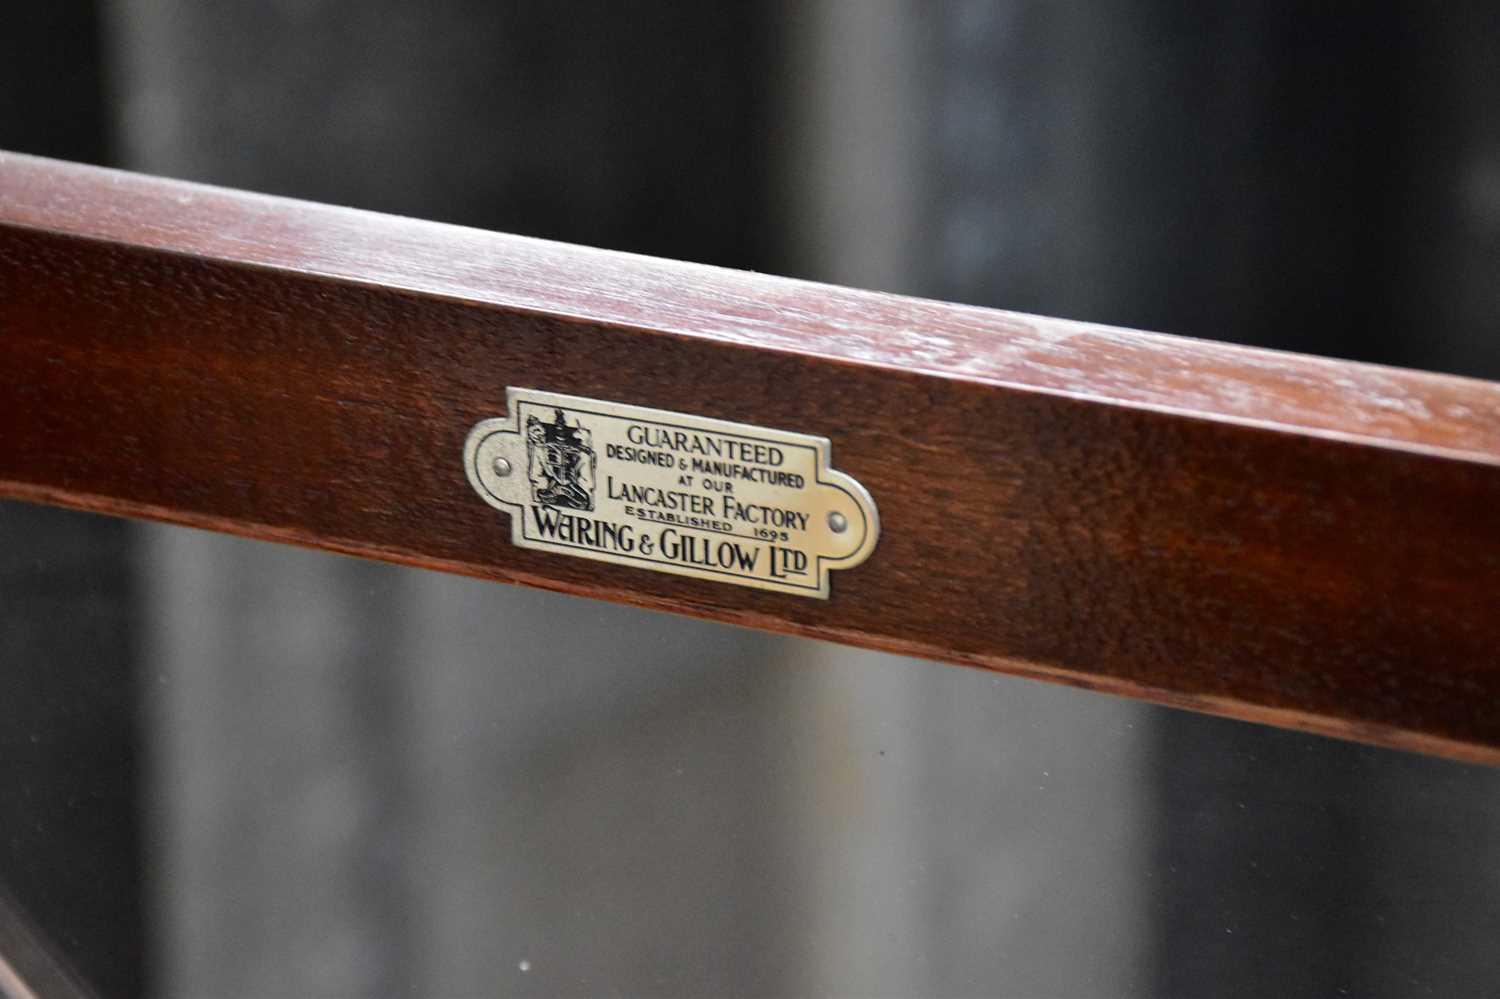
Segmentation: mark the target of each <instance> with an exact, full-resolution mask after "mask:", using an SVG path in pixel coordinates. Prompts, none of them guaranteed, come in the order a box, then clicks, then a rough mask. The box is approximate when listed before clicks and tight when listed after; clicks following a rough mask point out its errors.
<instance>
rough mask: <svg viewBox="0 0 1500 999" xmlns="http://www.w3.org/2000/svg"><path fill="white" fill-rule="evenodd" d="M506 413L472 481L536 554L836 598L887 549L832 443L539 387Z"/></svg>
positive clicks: (473, 452)
mask: <svg viewBox="0 0 1500 999" xmlns="http://www.w3.org/2000/svg"><path fill="white" fill-rule="evenodd" d="M506 401H507V410H508V415H507V416H505V417H504V418H495V419H490V420H481V421H480V422H479V423H478V424H476V425H475V426H474V429H473V430H471V431H470V432H469V439H468V441H467V442H466V443H465V445H464V470H465V471H466V472H467V473H468V476H469V482H470V484H472V485H473V486H474V489H475V491H476V492H478V493H479V495H480V496H482V497H483V498H484V501H485V502H486V503H488V504H490V505H491V506H493V507H495V508H496V509H498V510H504V511H505V512H506V513H508V514H510V535H511V541H512V542H513V543H515V544H517V545H520V546H521V547H523V548H536V549H540V550H542V551H549V552H556V553H558V554H560V555H572V556H576V557H578V558H590V559H597V560H599V561H601V562H614V563H617V564H619V565H630V566H636V567H637V568H641V569H650V570H653V571H655V572H670V573H675V574H677V575H681V576H693V577H696V578H698V579H712V580H715V581H718V582H722V583H734V584H737V585H739V586H753V587H756V588H758V589H763V590H779V591H782V592H785V593H797V594H801V595H803V596H807V597H820V598H823V599H827V598H828V574H829V571H830V570H832V569H848V568H852V567H853V566H856V565H859V564H860V563H861V562H863V561H864V560H865V559H867V558H869V557H870V553H871V552H872V551H874V550H875V542H876V540H877V538H879V536H880V520H879V517H878V515H877V513H876V511H875V502H874V500H872V499H871V498H870V494H869V493H867V492H866V491H865V489H864V487H863V486H861V485H860V484H859V483H858V482H856V481H855V480H854V479H852V478H850V477H849V476H848V475H845V474H844V473H842V472H838V471H835V470H834V469H833V468H832V467H831V461H830V457H829V452H830V446H829V442H828V439H827V438H825V437H814V436H811V435H808V434H798V433H792V432H790V431H787V430H775V429H771V428H769V427H756V426H750V425H748V424H744V423H731V422H729V421H727V420H714V419H709V418H707V417H703V416H694V415H692V414H689V413H672V412H667V411H665V410H660V409H645V408H643V407H640V406H627V405H625V404H623V403H617V402H602V401H600V400H598V399H585V398H580V397H578V396H568V395H557V394H555V393H552V392H541V391H538V390H536V389H525V388H510V389H507V390H506Z"/></svg>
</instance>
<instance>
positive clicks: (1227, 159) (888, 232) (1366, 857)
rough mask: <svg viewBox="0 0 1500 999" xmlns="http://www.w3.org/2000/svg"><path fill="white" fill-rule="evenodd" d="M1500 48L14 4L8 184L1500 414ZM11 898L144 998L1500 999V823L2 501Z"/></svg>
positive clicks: (533, 607)
mask: <svg viewBox="0 0 1500 999" xmlns="http://www.w3.org/2000/svg"><path fill="white" fill-rule="evenodd" d="M1497 45H1500V12H1497V9H1496V8H1495V7H1494V6H1492V5H1485V4H1467V3H1452V4H1426V3H1415V2H1406V3H1390V4H1385V3H1372V4H1363V5H1359V6H1357V7H1338V6H1329V5H1323V6H1319V5H1291V4H1273V3H1265V2H1241V3H1234V4H1202V3H1191V2H1187V0H1158V2H1133V3H1120V4H1110V5H1104V4H1085V3H1042V2H989V3H983V2H971V0H928V2H918V0H846V2H839V0H812V2H808V3H770V4H760V5H752V4H697V5H686V4H664V3H655V4H653V3H645V4H642V3H637V4H610V3H603V2H599V3H580V4H573V5H567V6H563V5H558V4H550V3H529V2H528V3H505V2H494V0H487V2H479V0H431V2H428V3H425V4H408V3H397V2H392V0H363V2H360V3H354V2H351V0H308V2H278V3H265V4H253V3H228V4H204V3H199V2H195V0H117V2H113V3H109V4H104V3H79V2H70V3H63V2H57V3H52V4H16V5H12V6H11V8H9V9H7V11H6V14H5V18H4V22H3V24H0V148H5V149H10V150H17V151H23V152H32V153H38V154H42V155H47V156H54V157H59V158H62V159H68V160H77V161H84V162H91V163H100V164H106V165H112V166H121V167H125V168H129V169H137V170H144V171H148V172H152V173H159V174H164V175H168V176H174V177H183V178H190V179H194V180H202V181H208V182H212V183H219V184H226V185H231V186H237V187H244V188H249V189H252V190H257V191H266V192H273V193H280V194H287V195H293V196H297V197H305V198H312V199H317V200H322V201H330V202H334V203H338V204H348V205H357V206H360V207H365V208H372V209H378V210H381V211H388V212H398V213H402V214H408V215H416V216H422V217H428V218H435V219H441V220H445V221H452V222H459V223H464V224H469V225H475V226H480V227H484V228H492V229H500V230H505V231H512V232H520V233H525V234H529V235H539V236H546V237H551V238H557V239H564V240H569V241H573V242H580V243H587V244H591V245H598V246H606V247H611V248H618V249H626V250H634V251H640V252H646V253H653V254H660V255H665V256H671V257H679V258H685V259H690V260H700V261H707V262H711V263H717V264H724V265H729V266H734V267H742V268H751V269H756V270H765V271H772V272H777V273H785V274H793V275H797V276H802V277H810V278H816V279H822V280H829V281H835V282H839V283H847V284H855V285H860V286H865V287H877V288H882V289H888V290H893V291H900V292H908V293H914V294H922V295H930V296H934V297H940V298H946V299H953V300H958V301H964V302H973V303H979V304H986V305H995V306H1002V307H1006V308H1013V309H1022V310H1029V311H1036V312H1043V313H1049V314H1054V315H1062V316H1068V317H1072V318H1078V319H1088V320H1096V321H1100V322H1107V323H1112V324H1118V325H1127V326H1138V327H1144V328H1150V329H1156V330H1161V331H1165V332H1170V333H1178V334H1185V335H1192V336H1199V337H1210V338H1217V339H1226V340H1233V341H1237V342H1242V343H1254V344H1260V345H1264V346H1270V347H1278V348H1284V349H1291V350H1300V351H1309V352H1314V353H1320V354H1328V355H1334V356H1339V357H1349V358H1357V359H1361V360H1370V361H1381V362H1387V363H1394V364H1402V365H1408V366H1414V367H1421V368H1428V369H1432V370H1440V371H1447V372H1455V373H1461V374H1469V375H1476V376H1482V377H1489V378H1497V377H1500V334H1497V331H1500V280H1497V274H1500V116H1497V113H1496V109H1497V108H1500V57H1497V56H1500V53H1497V51H1496V49H1497ZM3 183H4V176H3V174H0V184H3ZM0 335H3V330H0ZM0 375H3V373H0ZM3 432H4V428H0V433H3ZM1411 515H1412V516H1413V517H1420V516H1425V515H1427V514H1426V513H1425V512H1424V511H1420V510H1413V511H1412V512H1411ZM538 622H544V623H541V624H539V623H538ZM627 634H628V635H629V636H630V641H629V642H628V643H625V642H622V641H621V636H622V635H627ZM1497 707H1500V706H1497ZM0 886H3V889H4V893H5V895H7V896H9V898H10V899H11V901H10V903H8V905H9V909H7V908H6V907H5V906H0V936H3V934H4V933H5V932H7V929H6V928H7V927H8V926H13V925H21V924H24V925H25V926H29V932H32V933H33V934H34V935H35V936H36V937H37V938H38V939H41V940H44V941H46V942H47V943H46V946H48V947H51V948H53V949H54V951H55V952H56V953H58V954H60V955H62V956H63V958H64V959H65V960H66V961H68V962H70V963H71V964H72V965H73V966H74V967H75V968H76V970H77V972H78V973H79V974H80V975H82V976H83V977H84V978H86V979H87V980H88V981H90V982H92V983H93V985H94V986H95V987H96V988H97V989H98V990H99V991H100V992H101V993H103V994H105V995H135V994H160V995H180V996H257V995H389V994H410V995H438V994H442V995H471V994H472V995H478V994H495V993H500V994H523V993H526V994H531V993H534V994H570V995H600V994H639V995H706V994H760V995H766V994H788V995H801V994H814V993H818V994H830V995H915V994H923V995H955V996H956V995H971V996H972V995H1015V996H1085V995H1090V996H1092V995H1097V996H1126V995H1139V996H1158V995H1162V996H1191V995H1243V996H1266V995H1277V996H1329V995H1337V994H1349V995H1361V996H1410V995H1434V996H1493V995H1495V994H1497V990H1500V946H1497V945H1496V943H1497V941H1500V774H1497V773H1495V772H1493V771H1489V770H1484V769H1481V768H1477V767H1468V766H1462V765H1457V764H1451V763H1445V762H1440V761H1436V760H1430V759H1424V758H1421V757H1417V756H1411V755H1404V754H1398V753H1393V752H1388V751H1380V750H1374V749H1370V748H1366V747H1360V746H1354V745H1348V744H1342V743H1337V742H1332V741H1328V740H1323V739H1318V738H1315V737H1310V736H1306V735H1300V734H1294V733H1287V732H1279V731H1273V730H1269V729H1264V728H1259V727H1254V726H1247V725H1241V724H1238V723H1233V722H1228V721H1223V720H1215V719H1208V718H1202V717H1197V716H1193V715H1188V714H1184V713H1179V712H1174V711H1169V710H1165V709H1158V708H1151V707H1145V706H1141V705H1136V704H1132V703H1128V702H1124V701H1120V700H1116V699H1113V698H1108V697H1103V696H1099V695H1093V694H1086V693H1082V692H1078V691H1072V690H1064V689H1060V688H1051V687H1045V686H1042V685H1038V684H1033V683H1028V682H1023V681H1016V680H1009V679H1005V678H995V677H990V676H987V675H985V674H981V673H978V672H974V671H966V670H960V669H953V668H939V667H936V666H932V665H929V664H922V663H917V662H913V661H910V660H905V659H900V658H897V657H891V656H881V655H875V654H870V653H856V652H852V651H848V650H842V649H836V648H833V647H829V646H823V645H817V644H815V643H811V642H802V641H794V640H789V639H782V638H773V637H768V636H760V635H755V634H751V633H748V632H742V631H738V630H734V629H729V628H724V627H717V626H713V625H707V624H703V623H699V622H689V621H685V620H679V619H675V618H667V617H663V616H659V615H650V614H646V613H644V612H638V611H632V610H627V609H623V608H614V607H608V606H604V605H600V604H595V603H590V602H585V601H580V600H574V599H569V598H563V597H559V596H556V595H550V594H542V593H532V592H527V591H522V590H515V589H509V588H505V587H498V586H491V585H485V584H480V583H476V582H473V581H466V580H457V579H448V578H445V577H440V576H435V575H431V574H426V573H421V572H417V571H415V570H406V569H396V568H393V567H389V566H381V565H374V564H367V563H360V562H355V561H352V560H346V559H341V558H337V557H334V556H328V555H320V554H315V553H308V552H301V551H293V550H291V549H281V548H278V547H275V546H270V545H263V544H256V543H251V542H244V541H238V540H234V539H229V538H222V537H215V536H211V535H205V534H200V533H198V532H193V531H189V530H186V529H179V528H162V527H155V526H149V525H140V524H132V523H126V522H122V521H114V520H109V519H105V518H97V517H90V516H84V515H79V514H71V513H65V512H62V511H55V510H47V509H42V508H35V507H28V506H24V505H20V504H7V505H3V506H0ZM3 901H4V899H3V898H0V902H3ZM11 909H13V910H14V911H15V912H18V913H24V914H25V915H24V916H18V917H16V918H14V919H11V920H9V921H7V919H6V918H3V917H4V916H5V912H6V911H10V910H11ZM3 945H4V940H0V954H3V953H4V952H5V949H4V946H3Z"/></svg>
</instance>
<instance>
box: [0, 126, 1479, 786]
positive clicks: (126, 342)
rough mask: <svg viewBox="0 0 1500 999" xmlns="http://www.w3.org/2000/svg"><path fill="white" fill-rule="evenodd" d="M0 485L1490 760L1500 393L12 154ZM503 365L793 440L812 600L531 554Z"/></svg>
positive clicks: (572, 387)
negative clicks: (829, 468) (845, 511)
mask: <svg viewBox="0 0 1500 999" xmlns="http://www.w3.org/2000/svg"><path fill="white" fill-rule="evenodd" d="M0 371H3V372H4V378H3V381H0V494H3V495H7V496H12V497H19V498H23V499H30V500H34V501H40V502H49V503H57V504H62V505H67V506H73V507H79V508H83V509H91V510H99V511H104V512H109V513H117V514H125V515H131V516H144V517H152V518H157V519H161V520H167V521H171V522H175V523H183V524H192V525H196V526H200V527H208V528H212V529H216V530H224V531H231V532H234V533H239V534H245V535H250V536H254V537H260V538H267V539H272V540H279V541H288V542H294V543H299V544H305V545H311V546H315V547H319V548H325V549H330V550H334V551H340V552H346V553H350V554H356V555H362V556H369V557H375V558H383V559H388V560H392V561H396V562H403V563H408V564H413V565H419V566H425V567H428V568H434V569H441V570H446V571H452V572H461V573H466V574H470V575H475V576H481V577H485V578H490V579H498V580H505V581H509V582H518V583H525V584H529V585H535V586H543V587H547V588H550V589H557V590H563V591H566V592H570V593H578V594H584V595H589V596H595V597H603V598H606V599H612V600H619V601H624V602H629V603H633V604H638V605H642V606H647V607H655V608H660V609H664V610H672V611H678V612H683V613H688V614H694V615H698V616H703V617H710V618H715V619H718V620H723V621H730V622H734V623H738V624H744V625H749V626H752V627H759V628H766V629H771V630H776V631H783V632H792V633H796V634H803V635H811V636H815V637H820V638H826V639H832V640H835V641H841V642H847V643H850V644H857V645H863V646H869V647H874V648H881V649H888V650H894V651H900V652H906V653H911V654H914V655H919V656H925V657H930V658H934V659H942V660H947V661H952V662H958V663H965V664H969V665H974V666H981V667H985V668H992V669H998V670H1003V671H1006V672H1012V673H1020V674H1023V675H1028V676H1034V677H1042V678H1046V679H1051V680H1057V681H1062V682H1066V683H1071V684H1075V685H1078V686H1083V687H1090V688H1094V689H1099V690H1105V691H1110V692H1113V693H1119V694H1126V695H1130V696H1137V697H1145V698H1148V699H1151V700H1155V701H1159V702H1163V703H1169V704H1175V705H1179V706H1184V707H1189V708H1194V709H1197V710H1203V711H1210V712H1214V713H1219V714H1225V715H1231V716H1235V717H1240V718H1246V719H1251V720H1256V721H1262V722H1269V723H1272V724H1278V725H1285V726H1290V727H1296V728H1303V729H1308V730H1312V731H1317V732H1322V733H1326V734H1331V735H1337V736H1342V737H1347V738H1355V739H1362V740H1366V741H1370V742H1375V743H1381V744H1385V745H1391V746H1398V747H1405V748H1410V749H1416V750H1421V751H1426V752H1432V753H1439V754H1444V755H1448V756H1452V757H1456V758H1461V759H1467V760H1476V761H1484V762H1489V763H1497V762H1500V661H1497V653H1496V649H1500V614H1497V613H1496V610H1497V594H1500V386H1496V385H1493V384H1489V383H1484V382H1478V381H1473V380H1467V379H1461V378H1453V377H1445V376H1437V375H1429V374H1422V373H1418V372H1410V371H1400V370H1395V369H1389V368H1380V367H1375V366H1370V365H1361V364H1353V363H1347V362H1341V361H1332V360H1325V359H1320V358H1312V357H1303V356H1297V355H1289V354H1281V353H1275V352H1270V351H1261V350H1249V349H1244V348H1237V347H1230V346H1224V345H1219V344H1213V343H1208V342H1204V341H1197V340H1185V339H1180V338H1173V337H1165V336H1158V335H1153V334H1145V333H1135V332H1129V331H1124V330H1118V329H1111V328H1106V327H1099V326H1091V325H1086V324H1081V323H1074V322H1067V321H1062V320H1054V319H1043V318H1038V317H1034V316H1026V315H1020V314H1016V313H1008V312H999V311H993V310H985V309H977V308H969V307H963V306H955V305H947V304H942V303H936V302H928V301H920V300H914V299H907V298H900V297H895V296H889V295H882V294H875V293H869V292H861V291H854V290H849V289H842V288H831V287H826V286H822V285H816V284H810V283H806V282H800V281H792V280H787V279H783V278H775V277H767V276H763V275H754V274H743V273H737V272H732V271H725V270H720V269H715V268H709V267H701V266H695V265H689V264H682V263H675V262H670V261H663V260H654V259H648V258H642V257H636V256H630V255H626V254H619V253H612V252H607V251H601V250H590V249H582V248H578V247H570V246H563V245H559V244H555V243H547V242H541V241H536V240H529V239H523V238H519V237H514V236H502V235H496V234H491V233H483V232H476V231H472V230H467V229H462V228H456V227H452V226H444V225H438V224H433V223H426V222H417V221H412V220H406V219H399V218H391V217H386V216H380V215H373V214H369V213H365V212H358V211H352V210H348V209H340V208H331V207H326V206H319V205H309V204H304V203H299V202H293V201H288V200H284V199H277V198H270V197H264V196H258V195H250V194H241V193H236V192H229V191H223V190H216V189H212V188H206V187H202V186H197V185H190V184H183V183H178V182H172V181H165V180H158V179H152V178H147V177H140V176H134V175H130V174H124V173H118V172H112V171H105V170H99V169H94V168H86V167H79V166H72V165H65V164H60V163H55V162H50V161H45V160H39V159H33V158H28V157H23V156H15V155H9V154H0ZM507 385H523V386H530V387H535V388H541V389H546V390H549V391H556V392H562V393H570V394H575V395H585V396H592V397H597V398H601V399H609V400H614V401H619V402H626V403H631V404H636V405H642V406H650V407H657V408H663V409H672V410H683V411H687V412H693V413H699V414H702V415H707V416H713V417H718V418H723V419H729V420H738V421H744V422H749V423H757V424H763V425H766V426H774V427H778V428H782V429H787V430H794V431H799V432H805V433H813V434H819V435H823V436H827V437H829V438H830V439H831V440H832V441H833V454H834V464H835V466H836V467H838V468H840V469H842V470H844V471H847V472H849V473H850V474H852V475H854V476H855V477H856V478H858V479H859V480H860V481H861V482H862V483H864V485H865V486H866V487H867V488H868V489H869V490H870V492H871V493H872V494H873V495H874V497H875V500H876V502H877V503H878V504H879V507H880V514H881V520H882V525H883V527H882V538H881V542H880V547H879V549H878V550H877V551H876V552H875V554H874V556H873V557H872V558H871V559H870V561H869V562H867V563H866V564H865V565H863V566H861V567H860V568H858V569H853V570H849V571H847V572H841V573H837V574H835V576H834V581H833V598H832V599H831V600H830V601H828V602H826V603H825V602H821V601H814V600H808V599H805V598H802V597H798V596H791V595H785V594H776V593H769V592H760V591H752V590H747V589H743V588H739V587H733V586H728V585H724V584H719V583H713V582H704V581H696V580H691V579H684V578H680V577H672V576H666V575H661V574H656V573H650V572H646V571H643V570H640V569H636V568H629V567H623V566H612V565H606V564H602V563H597V562H586V561H582V560H577V559H570V558H566V557H562V556H558V555H553V554H548V553H543V552H537V551H528V550H523V549H518V548H515V547H513V546H511V544H510V543H509V541H508V540H507V539H508V528H507V524H506V522H505V518H504V516H503V515H501V514H499V513H498V512H497V511H495V510H492V509H491V508H489V507H488V506H486V505H485V504H484V503H483V502H482V501H481V500H480V499H479V497H478V496H476V495H475V494H474V493H473V492H472V490H470V488H469V487H468V484H467V482H466V481H465V478H464V472H463V468H462V463H461V460H460V456H461V451H462V445H463V440H464V436H465V434H466V433H467V431H468V429H469V427H471V426H472V425H473V424H474V423H475V422H476V421H477V420H479V419H482V418H485V417H489V416H495V415H500V414H501V413H502V412H503V407H504V399H505V387H506V386H507Z"/></svg>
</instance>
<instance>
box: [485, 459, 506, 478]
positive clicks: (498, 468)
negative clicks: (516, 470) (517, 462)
mask: <svg viewBox="0 0 1500 999" xmlns="http://www.w3.org/2000/svg"><path fill="white" fill-rule="evenodd" d="M490 467H491V468H493V469H494V470H495V474H496V475H498V476H500V478H502V479H503V478H505V477H506V476H507V475H509V474H510V462H508V461H506V460H505V459H504V458H496V459H495V463H494V464H493V465H491V466H490Z"/></svg>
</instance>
